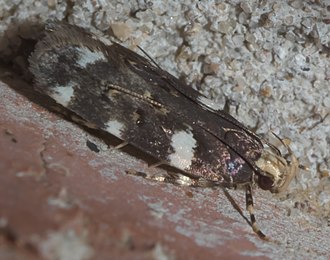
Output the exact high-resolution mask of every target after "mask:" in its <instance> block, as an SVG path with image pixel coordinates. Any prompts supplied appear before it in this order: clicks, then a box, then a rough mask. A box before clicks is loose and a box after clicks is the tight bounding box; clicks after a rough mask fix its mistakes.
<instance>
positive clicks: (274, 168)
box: [256, 146, 299, 193]
mask: <svg viewBox="0 0 330 260" xmlns="http://www.w3.org/2000/svg"><path fill="white" fill-rule="evenodd" d="M286 148H287V151H288V156H289V158H290V161H287V160H286V159H285V158H284V157H283V156H282V155H280V154H278V153H275V152H274V151H273V150H272V149H269V150H268V149H266V148H265V149H264V151H263V153H262V155H261V157H260V158H259V159H258V160H257V161H256V166H257V167H258V168H259V169H260V170H261V171H262V173H261V174H260V175H258V180H257V182H258V185H259V187H260V188H262V189H264V190H269V191H271V192H272V193H279V192H282V191H284V190H286V189H287V187H288V185H289V184H290V182H291V180H292V179H293V177H294V176H295V175H296V173H297V171H298V167H299V163H298V161H297V158H296V157H295V156H294V154H293V153H292V151H291V149H290V147H289V146H286Z"/></svg>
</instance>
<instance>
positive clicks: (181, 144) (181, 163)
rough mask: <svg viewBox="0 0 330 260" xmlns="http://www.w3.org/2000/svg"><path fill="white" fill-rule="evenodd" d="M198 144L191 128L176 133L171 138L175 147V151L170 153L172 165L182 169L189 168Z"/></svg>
mask: <svg viewBox="0 0 330 260" xmlns="http://www.w3.org/2000/svg"><path fill="white" fill-rule="evenodd" d="M196 144H197V142H196V139H195V138H194V136H193V134H192V132H190V131H189V130H188V131H180V132H177V133H175V134H174V135H173V136H172V138H171V146H172V147H173V149H174V153H172V154H170V155H169V160H170V163H171V165H172V166H174V167H177V168H178V169H181V170H185V169H188V168H189V167H190V165H191V162H192V159H193V158H194V148H195V147H196Z"/></svg>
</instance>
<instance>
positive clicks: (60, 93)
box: [50, 82, 74, 107]
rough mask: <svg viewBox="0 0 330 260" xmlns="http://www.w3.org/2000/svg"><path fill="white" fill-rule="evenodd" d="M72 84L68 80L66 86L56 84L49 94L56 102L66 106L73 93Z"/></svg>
mask: <svg viewBox="0 0 330 260" xmlns="http://www.w3.org/2000/svg"><path fill="white" fill-rule="evenodd" d="M73 86H74V84H73V83H72V82H69V83H68V84H67V85H66V86H60V85H57V86H56V87H54V88H53V92H52V93H51V94H50V96H51V97H52V98H53V99H55V100H56V102H57V103H59V104H61V105H63V106H65V107H67V106H68V104H69V103H70V101H71V98H72V97H73V94H74V89H73Z"/></svg>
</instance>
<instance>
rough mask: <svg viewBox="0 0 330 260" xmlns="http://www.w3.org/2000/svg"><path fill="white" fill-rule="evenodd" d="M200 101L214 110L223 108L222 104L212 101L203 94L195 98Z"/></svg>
mask: <svg viewBox="0 0 330 260" xmlns="http://www.w3.org/2000/svg"><path fill="white" fill-rule="evenodd" d="M197 100H198V101H199V102H200V103H202V104H203V105H205V106H207V107H208V108H211V109H213V110H215V111H217V110H222V109H223V106H221V105H220V104H218V103H215V102H213V101H212V100H210V99H208V98H206V97H203V96H199V97H198V99H197Z"/></svg>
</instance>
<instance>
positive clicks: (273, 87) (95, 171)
mask: <svg viewBox="0 0 330 260" xmlns="http://www.w3.org/2000/svg"><path fill="white" fill-rule="evenodd" d="M329 9H330V4H329V3H327V2H326V1H309V2H302V1H283V2H281V3H279V2H278V1H277V2H276V1H249V3H245V2H244V1H223V2H218V3H215V2H211V1H210V2H207V3H206V2H199V1H191V2H187V3H186V4H184V5H183V4H176V3H172V2H164V1H152V2H151V1H150V2H148V3H146V4H144V3H142V1H140V2H139V4H137V3H135V2H134V3H133V2H130V1H127V2H125V1H111V2H110V1H84V0H81V1H74V2H73V1H1V2H0V14H1V15H0V17H2V18H1V19H2V21H1V26H0V57H1V61H4V62H6V61H8V60H14V61H15V64H16V65H17V64H18V65H22V66H24V64H25V62H26V61H24V60H23V58H22V57H17V56H15V59H13V55H16V54H15V53H16V50H17V49H18V48H19V47H20V45H21V44H22V43H23V42H24V41H22V39H23V38H29V37H37V36H38V34H39V33H40V32H39V28H40V26H37V25H38V24H39V25H40V24H43V23H44V21H45V20H46V19H48V18H51V19H52V18H57V19H59V20H62V19H65V20H67V21H69V22H71V23H73V24H77V25H80V26H84V27H87V28H89V29H91V30H94V31H96V30H101V31H103V32H104V33H105V34H108V33H112V34H113V35H114V36H115V37H116V38H117V39H118V40H120V41H123V44H126V46H129V47H131V48H133V49H135V50H136V44H139V45H140V46H141V47H142V48H143V49H145V50H146V51H147V52H148V54H149V55H150V56H151V57H153V58H154V59H155V60H156V61H157V62H158V63H159V65H160V66H161V67H162V68H164V69H166V70H168V71H169V72H171V73H172V74H174V75H176V76H179V77H182V78H184V79H185V80H186V81H187V82H189V83H192V84H193V85H194V86H195V87H196V88H198V89H200V90H201V91H202V92H204V93H205V94H206V95H208V96H209V97H211V98H213V99H214V100H216V101H217V102H219V103H220V104H224V103H225V101H226V100H227V101H229V102H227V103H228V104H229V108H230V111H231V113H232V114H233V116H235V117H236V118H238V119H240V120H241V121H243V122H244V123H245V124H247V125H248V126H250V127H251V128H253V129H256V131H257V132H259V133H266V132H267V131H269V130H272V131H274V132H275V133H276V134H278V135H280V136H283V137H288V138H290V139H291V140H292V148H293V150H294V152H295V154H296V155H297V156H298V157H299V159H300V161H301V163H302V164H305V165H307V166H308V167H310V168H311V170H310V171H301V172H300V174H299V175H298V176H297V178H296V180H295V181H294V182H293V183H292V185H291V186H290V189H289V191H288V195H287V196H282V197H279V198H275V197H271V196H270V194H268V193H263V192H261V191H257V194H256V200H257V201H256V203H257V209H258V212H257V216H259V219H260V225H261V226H262V228H263V230H264V231H265V233H267V234H268V235H271V236H272V237H273V238H274V239H275V240H277V241H281V242H280V243H279V245H278V244H276V243H275V244H272V243H271V244H269V243H264V242H262V241H258V239H257V238H256V237H255V236H254V235H253V234H252V233H251V230H250V228H249V227H248V226H247V225H246V223H244V222H243V221H242V219H241V218H240V217H239V216H237V212H235V211H234V210H233V209H232V207H231V206H230V205H229V204H228V203H227V202H225V199H224V196H223V195H222V194H221V192H220V191H212V190H211V191H209V190H205V191H203V190H193V191H192V194H193V197H192V198H190V197H189V196H187V194H186V192H188V193H189V194H190V192H191V190H189V189H188V190H184V191H182V190H181V189H180V188H178V187H175V186H171V185H165V184H161V185H160V186H159V184H156V183H150V182H147V181H146V180H141V179H140V178H136V177H132V176H126V175H125V174H124V171H125V169H127V168H135V169H140V170H144V171H149V169H147V167H146V164H145V163H144V162H143V161H138V160H137V159H136V158H134V157H127V156H128V155H127V154H126V153H123V152H120V151H115V150H113V149H112V148H108V147H107V146H106V145H105V144H104V143H103V142H102V141H100V140H98V139H97V138H96V137H93V136H90V135H89V134H88V133H86V131H83V130H81V129H80V128H77V127H75V126H74V125H72V124H71V123H69V122H66V121H65V120H63V119H62V118H61V117H56V116H55V115H53V114H49V113H48V112H47V111H46V110H43V109H41V108H39V107H38V106H37V105H36V104H35V103H33V102H32V103H30V102H28V101H27V100H25V99H24V94H23V96H20V94H18V93H16V92H15V91H14V89H15V87H13V86H12V85H11V84H9V85H10V88H8V87H6V86H5V85H1V114H0V119H1V127H2V129H1V131H2V132H1V152H2V153H4V155H1V161H0V162H1V174H2V175H1V179H2V180H1V182H0V191H1V198H2V199H1V200H0V202H1V204H0V206H1V205H7V206H6V207H2V206H1V207H0V210H1V216H0V218H1V219H0V220H1V221H0V222H1V228H2V229H1V230H3V231H2V232H1V234H4V235H3V236H2V237H4V239H3V238H1V239H3V240H1V241H2V242H3V241H4V242H3V243H1V245H3V247H1V248H2V251H1V253H2V254H6V253H8V254H11V253H12V254H14V255H13V257H15V254H17V255H16V256H17V258H19V256H20V254H25V253H27V254H32V256H31V257H34V256H35V255H39V256H40V257H42V258H48V259H53V258H54V257H59V258H62V259H67V258H66V257H68V255H66V254H70V248H76V249H77V253H76V256H77V258H76V259H84V257H85V258H91V257H93V256H94V257H95V256H98V255H97V254H98V252H101V253H102V254H104V255H106V254H107V250H110V249H109V248H111V249H114V248H116V250H114V251H113V252H116V254H117V256H118V255H120V254H121V253H126V255H125V256H126V257H127V258H130V257H132V256H137V255H138V254H139V253H141V254H140V255H139V257H141V258H147V257H150V258H157V257H158V258H161V257H167V258H182V257H183V256H184V253H186V254H188V253H190V255H191V256H192V255H193V253H195V258H196V259H197V258H199V256H202V255H203V254H209V255H210V256H213V257H216V256H220V255H221V254H222V253H228V254H229V255H231V256H235V257H238V256H241V257H243V256H245V257H248V256H259V257H260V258H262V257H265V258H267V257H270V258H281V257H282V256H283V257H284V256H286V257H288V258H290V257H291V258H295V257H300V258H311V257H314V258H319V259H322V258H324V259H327V258H328V257H329V253H328V251H329V248H328V247H329V246H328V245H329V241H330V235H329V233H330V232H329V215H330V180H329V178H330V177H329V168H330V165H329V163H330V162H329V150H330V149H329V147H330V140H329V131H330V116H328V115H329V113H330V96H329V79H330V69H329V68H330V66H329V63H330V60H329V37H330V36H329V35H330V34H329V32H330V28H329V27H330V25H329V24H330V22H329V19H330V10H329ZM33 25H35V26H33ZM23 47H24V46H23ZM23 49H24V48H23ZM20 54H21V53H20ZM7 64H8V63H6V66H7ZM8 75H9V74H8V73H6V74H1V77H4V76H6V77H8ZM10 77H12V78H15V75H11V76H10ZM22 104H23V105H22ZM45 118H46V119H47V120H46V119H45ZM45 120H46V121H45ZM61 138H63V139H61ZM14 140H16V142H17V143H16V142H15V141H14ZM45 140H46V141H45ZM87 140H90V141H91V142H93V143H97V147H98V149H100V152H99V153H95V152H92V151H90V150H89V148H88V147H87V146H86V141H87ZM18 145H19V146H18ZM3 147H4V148H5V149H3ZM15 147H16V148H15ZM17 147H19V148H17ZM11 151H12V152H11ZM45 151H47V152H46V155H47V153H50V155H49V156H50V157H47V156H46V155H44V154H45ZM89 156H92V157H93V159H86V158H90V157H89ZM84 158H85V159H84ZM123 158H129V159H127V161H126V159H123ZM78 166H79V167H78ZM78 169H80V170H78ZM71 172H74V173H75V174H73V176H74V177H73V179H71V180H68V179H70V174H69V173H71ZM3 173H5V174H3ZM13 173H15V174H13ZM57 173H59V174H57ZM78 173H79V174H78ZM86 176H87V177H86ZM61 178H62V179H61ZM67 182H68V183H70V188H68V187H67V186H66V184H67ZM16 185H19V186H18V187H16ZM125 185H128V186H125ZM40 187H42V188H40ZM52 187H53V189H52ZM54 187H55V188H54ZM118 187H127V190H129V191H131V193H128V192H127V193H123V191H122V190H123V188H118ZM160 187H161V188H160ZM117 189H118V191H114V190H117ZM13 190H15V191H16V190H17V192H16V193H17V194H16V193H13ZM27 191H30V192H29V193H28V192H27ZM112 192H113V193H112ZM158 192H160V193H158ZM71 193H73V194H71ZM2 194H3V196H2ZM13 194H14V195H13ZM15 194H16V195H15ZM173 194H175V196H174V195H173ZM234 194H236V193H234ZM134 195H135V196H134ZM117 196H118V198H117ZM126 196H129V197H126ZM238 196H239V198H240V199H239V201H243V199H242V194H240V193H238ZM109 197H110V198H111V199H109ZM4 198H6V199H4ZM87 198H89V199H90V201H89V202H88V203H87V202H86V204H84V203H81V200H84V199H87ZM105 198H108V199H105ZM122 198H125V199H124V200H122V201H121V203H120V199H122ZM42 199H43V200H42ZM104 199H105V200H104ZM112 200H113V201H114V202H113V204H111V203H110V202H111V201H112ZM109 201H110V202H109ZM123 201H125V202H126V201H131V205H134V207H133V206H132V208H130V207H128V206H127V207H126V206H122V204H123ZM38 203H39V204H38ZM79 203H80V204H79ZM94 204H95V205H94ZM108 204H109V205H111V206H109V205H108ZM8 205H9V206H10V207H9V206H8ZM14 205H20V206H23V205H25V207H22V208H23V209H24V210H22V211H23V212H24V217H23V216H22V213H21V211H20V207H15V206H14ZM77 205H78V206H77ZM86 205H88V206H86ZM119 205H120V206H122V208H123V209H121V207H119ZM106 206H108V208H109V209H110V208H111V210H112V209H116V212H117V209H120V210H119V211H120V212H121V213H118V214H119V217H118V216H115V215H116V213H114V212H112V213H111V214H110V213H109V214H110V215H107V214H106V216H107V217H108V218H107V219H105V218H101V217H100V216H101V215H102V214H101V212H103V211H102V210H106V209H105V207H106ZM95 207H96V208H98V209H97V210H96V209H95ZM49 208H56V210H54V211H52V210H50V209H49ZM34 209H37V210H34ZM88 209H89V210H88ZM91 209H92V210H91ZM109 209H107V210H109ZM121 210H122V211H121ZM130 210H131V212H130ZM59 211H60V213H59ZM36 212H37V213H39V214H40V215H41V216H44V215H45V217H44V218H42V219H45V220H46V221H45V222H43V221H41V220H39V219H38V218H37V215H36ZM49 212H51V213H54V212H55V213H54V216H53V215H51V216H50V215H47V214H50V213H49ZM91 212H94V213H91ZM132 212H134V213H132ZM112 214H113V215H114V216H115V217H114V216H112ZM125 214H127V216H126V215H125ZM140 214H141V215H140ZM86 215H87V216H86ZM120 216H121V217H122V216H126V217H127V218H128V219H129V220H127V221H125V222H123V224H122V225H121V224H118V226H120V227H118V229H116V228H115V229H113V228H110V229H111V231H109V230H107V231H105V232H102V231H100V230H102V228H103V226H106V227H108V228H109V226H112V225H114V223H120V222H121V221H120V220H121V217H120ZM132 216H137V219H139V220H135V219H134V218H133V217H132ZM138 216H139V217H138ZM274 216H275V217H274ZM70 219H71V221H70ZM86 219H87V220H86ZM91 219H94V220H93V221H92V220H91ZM122 219H125V217H123V218H122ZM159 219H161V220H162V221H156V220H159ZM165 220H166V221H165ZM163 221H165V222H166V223H164V224H162V223H163ZM86 223H87V224H86ZM109 223H112V225H110V224H109ZM171 223H172V229H170V228H169V227H170V224H171ZM178 223H179V224H178ZM116 226H117V225H116ZM122 227H123V228H122ZM125 228H127V230H128V231H127V232H126V231H125V230H126V229H125ZM95 229H97V230H99V231H98V232H96V234H98V235H95V234H94V235H93V236H91V235H90V234H91V230H92V231H93V232H95ZM8 230H9V231H8ZM10 230H13V232H14V233H15V236H14V238H15V239H10V238H11V235H10V234H11V232H12V231H10ZM132 230H133V231H132ZM143 230H147V231H146V232H147V233H148V232H149V233H148V234H149V235H150V237H149V238H150V240H148V239H146V240H143V242H141V243H142V244H138V245H135V243H137V242H136V241H137V240H138V241H140V240H139V239H141V236H142V235H141V234H143V232H142V231H143ZM234 231H235V232H238V233H237V234H236V233H233V232H234ZM288 231H290V232H288ZM107 232H109V233H107ZM125 232H126V233H125ZM132 232H133V233H134V232H136V234H137V235H136V237H135V235H132V234H131V233H132ZM141 232H142V233H141ZM168 232H170V233H171V234H173V236H172V235H169V234H168ZM224 233H225V234H226V235H225V236H224ZM36 234H37V235H36ZM109 234H111V237H112V239H110V240H109V241H108V242H107V241H103V240H104V239H105V238H107V237H108V235H109ZM134 234H135V233H134ZM155 234H156V236H154V235H155ZM178 234H180V236H179V237H177V235H178ZM94 236H96V237H97V238H95V237H94ZM132 237H133V238H132ZM173 237H174V238H173ZM224 237H225V238H226V239H225V238H224ZM119 238H120V239H119ZM227 239H228V240H227ZM105 240H106V239H105ZM64 241H65V243H64ZM132 241H133V242H132ZM145 241H147V242H145ZM150 241H152V242H150ZM173 241H174V242H173ZM237 241H239V242H237ZM144 243H146V244H147V245H146V244H144ZM148 245H149V246H148ZM238 245H239V246H238ZM68 248H69V249H68ZM132 248H133V249H134V250H132ZM207 248H209V250H206V249H207ZM212 248H213V250H212ZM101 249H102V250H101ZM179 249H181V250H182V252H180V250H179ZM195 249H196V250H195ZM215 249H216V250H217V251H216V250H215ZM229 249H230V250H229ZM193 250H195V251H193ZM207 252H208V253H207ZM101 253H100V254H101ZM57 254H62V255H57ZM145 254H147V255H145ZM104 255H103V256H104Z"/></svg>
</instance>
